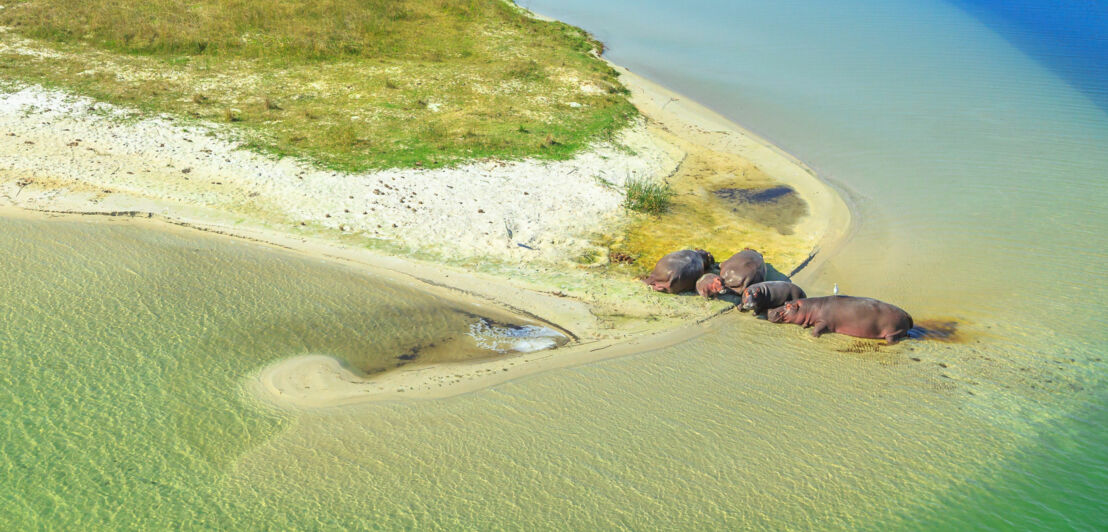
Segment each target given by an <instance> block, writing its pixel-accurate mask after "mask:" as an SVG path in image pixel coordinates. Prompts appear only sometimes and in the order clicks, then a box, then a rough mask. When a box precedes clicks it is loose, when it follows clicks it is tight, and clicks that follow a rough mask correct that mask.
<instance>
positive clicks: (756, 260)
mask: <svg viewBox="0 0 1108 532" xmlns="http://www.w3.org/2000/svg"><path fill="white" fill-rule="evenodd" d="M719 276H720V277H722V278H723V285H724V286H726V287H727V288H730V289H731V290H733V291H735V293H738V294H741V293H743V292H744V291H745V290H746V287H748V286H750V285H752V284H755V283H760V282H762V281H764V280H766V261H765V260H764V259H763V258H762V254H761V253H758V252H757V251H754V250H753V249H750V248H746V249H744V250H742V251H740V252H738V253H736V254H734V255H732V256H731V258H729V259H727V260H726V261H724V262H723V264H722V265H720V267H719Z"/></svg>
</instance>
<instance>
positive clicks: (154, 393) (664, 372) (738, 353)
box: [0, 0, 1108, 530]
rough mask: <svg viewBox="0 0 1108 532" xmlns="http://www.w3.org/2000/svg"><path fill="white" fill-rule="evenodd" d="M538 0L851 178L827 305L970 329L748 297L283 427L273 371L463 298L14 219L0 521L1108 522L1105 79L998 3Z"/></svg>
mask: <svg viewBox="0 0 1108 532" xmlns="http://www.w3.org/2000/svg"><path fill="white" fill-rule="evenodd" d="M525 5H528V4H525ZM529 5H530V7H533V8H534V9H536V10H537V11H539V12H541V13H545V14H549V15H553V16H555V17H558V18H562V19H564V20H567V21H569V22H571V23H574V24H578V25H581V26H583V27H585V28H586V29H590V30H592V31H594V32H595V33H597V34H598V35H599V36H600V37H601V38H602V39H603V40H605V41H606V42H607V44H608V45H609V46H610V53H611V57H612V58H613V59H614V60H615V61H617V62H620V63H622V64H625V65H628V66H630V67H631V68H632V70H635V71H637V72H639V73H643V74H646V75H647V76H648V77H651V78H653V79H655V80H658V81H660V82H662V83H663V84H665V85H668V86H670V87H671V88H674V89H677V90H679V91H681V92H683V93H684V94H686V95H688V96H689V97H692V98H694V99H696V100H698V101H701V102H703V103H706V104H708V105H709V106H711V107H713V108H715V109H717V110H719V111H720V112H722V113H723V114H725V115H727V116H730V117H732V118H734V119H735V120H736V121H738V122H739V123H741V124H744V125H746V126H748V127H750V128H752V129H753V130H755V131H756V132H758V133H760V134H762V135H764V136H766V137H768V138H770V139H771V140H773V141H775V142H776V143H778V144H779V145H781V146H783V147H784V148H785V149H787V150H788V151H790V152H791V153H793V154H795V155H797V156H798V157H799V158H800V159H802V160H804V161H805V162H807V163H809V164H811V165H812V166H813V167H814V168H816V170H817V171H818V172H819V173H820V174H821V175H822V176H825V177H826V178H827V179H829V180H830V181H831V182H832V183H833V184H834V185H835V186H836V187H838V188H839V189H840V190H841V192H842V194H843V195H844V197H846V198H847V199H848V200H849V201H850V202H851V204H852V207H853V208H854V210H855V212H856V215H857V216H856V223H857V226H856V227H855V230H854V232H853V233H852V236H851V238H850V240H848V241H847V242H846V243H845V245H843V246H842V248H841V249H837V250H827V251H826V253H827V255H826V260H825V261H823V262H821V263H820V264H819V266H818V267H817V268H815V269H810V270H807V271H805V272H803V273H802V275H801V277H800V278H799V279H798V282H800V283H801V284H802V285H803V286H804V287H805V289H806V290H807V291H808V292H809V293H810V294H813V295H817V294H820V295H821V294H824V293H829V292H830V291H831V287H832V286H833V284H835V283H837V284H838V285H839V286H840V288H841V289H842V290H843V291H844V292H846V293H852V294H856V295H870V296H874V297H880V298H882V299H887V300H889V301H892V302H895V303H896V304H898V305H900V306H903V307H904V308H906V309H908V310H909V311H910V312H911V313H912V314H913V315H914V316H915V317H916V318H917V319H918V320H922V319H933V320H943V321H955V322H956V323H958V333H959V341H957V342H953V343H942V342H935V341H909V342H904V343H902V344H901V345H898V346H896V347H892V348H885V347H878V348H876V349H875V348H874V347H873V344H870V343H860V344H859V343H856V342H853V341H852V340H850V339H848V338H843V337H841V336H830V337H825V338H821V339H818V340H817V339H813V338H810V337H809V336H807V335H806V334H805V332H804V331H802V330H801V329H799V328H796V327H784V326H774V325H772V324H768V323H765V322H764V321H758V320H753V319H750V318H749V316H730V315H729V316H725V317H723V318H722V319H719V320H715V321H713V322H711V323H710V324H709V325H708V326H707V328H706V329H705V330H704V331H703V333H702V334H700V335H699V336H697V337H696V338H694V339H692V340H690V341H688V342H685V343H682V344H680V345H677V346H673V347H669V348H665V349H658V350H654V351H649V352H644V353H639V354H635V355H632V356H627V357H622V358H618V359H612V360H606V361H601V362H597V363H593V364H588V365H584V366H579V367H574V368H568V369H560V370H554V371H550V372H546V373H542V374H538V375H532V376H529V377H525V378H520V379H517V380H515V381H511V382H508V383H505V384H502V385H499V386H495V387H493V388H490V389H486V390H481V391H478V392H474V393H470V394H465V395H462V396H458V397H454V398H450V399H445V400H435V401H424V402H394V403H383V404H366V405H360V406H352V407H343V408H335V409H330V410H318V411H306V412H296V413H293V412H277V411H274V410H271V409H269V408H268V407H266V406H264V405H261V404H259V403H258V402H257V401H256V400H254V399H253V398H252V397H251V396H250V395H249V394H248V393H247V391H246V389H245V382H246V380H247V379H248V378H249V376H250V375H252V374H253V373H254V372H255V371H257V370H258V369H259V368H260V367H262V366H264V365H266V364H269V363H271V362H272V361H274V360H277V359H280V358H283V357H287V356H294V355H299V354H305V353H323V354H330V355H333V356H337V357H339V358H342V359H344V360H347V361H348V363H349V364H351V365H352V366H353V367H355V368H358V369H362V370H365V371H372V370H373V369H375V368H380V367H384V366H387V365H389V364H396V363H398V362H397V360H396V356H397V352H406V351H405V349H406V346H408V345H410V344H411V343H416V344H425V343H443V342H447V343H449V341H450V340H448V339H450V338H454V337H456V336H457V334H458V331H461V330H468V329H467V328H468V327H469V326H470V325H472V323H473V320H474V319H475V318H474V316H473V314H472V309H468V308H467V307H465V306H461V305H453V304H444V302H443V301H441V300H439V299H437V298H434V297H432V296H429V295H426V294H420V293H418V292H414V291H412V290H409V289H405V288H403V287H397V286H392V285H388V284H382V283H380V282H377V281H376V280H374V279H372V278H370V277H367V276H366V274H364V273H360V272H358V271H356V270H354V269H352V268H347V267H345V266H342V265H340V264H331V263H323V262H320V261H315V260H311V259H306V258H303V257H299V256H297V255H293V254H289V253H284V252H278V251H274V250H272V249H269V248H264V247H261V246H253V245H250V244H244V243H240V242H234V241H229V240H227V239H215V238H208V237H204V236H201V235H196V234H192V233H184V232H180V231H169V232H166V231H162V230H158V229H156V228H150V227H143V226H130V225H119V224H112V223H107V224H103V223H96V224H88V223H79V222H71V221H61V222H59V221H43V220H31V219H6V218H0V252H2V253H3V257H4V260H3V263H2V264H0V265H2V266H3V269H2V270H0V296H2V299H0V318H2V320H0V355H2V357H3V360H4V362H5V365H4V366H3V368H2V369H0V382H3V384H4V386H3V387H0V479H2V480H3V482H0V523H2V524H4V525H6V526H5V528H48V527H51V526H55V527H59V528H82V529H83V528H92V529H120V528H123V529H150V528H155V529H158V528H170V527H174V528H178V527H179V528H227V529H242V528H277V529H286V528H307V529H319V528H328V529H334V528H351V529H379V528H390V529H392V528H446V529H482V530H483V529H527V530H531V529H577V530H582V529H584V530H591V529H605V530H606V529H617V528H629V529H658V528H662V529H736V528H754V529H766V528H772V529H810V528H815V529H841V528H861V529H877V530H888V529H943V530H946V529H966V528H970V529H1044V528H1049V529H1068V528H1072V529H1083V530H1096V529H1103V528H1105V515H1108V511H1106V508H1105V503H1104V501H1103V495H1102V494H1103V493H1104V492H1105V487H1106V486H1108V482H1106V480H1108V479H1106V476H1108V441H1106V439H1105V437H1104V434H1106V433H1108V408H1106V404H1108V397H1106V395H1108V392H1106V389H1108V388H1106V386H1105V384H1106V381H1108V367H1106V365H1105V362H1104V356H1105V345H1108V333H1106V327H1105V323H1104V316H1105V310H1106V305H1105V304H1104V302H1103V301H1104V298H1105V296H1106V295H1108V294H1106V293H1105V292H1106V289H1105V288H1104V264H1105V258H1106V256H1105V255H1106V251H1105V250H1106V249H1108V247H1106V246H1105V244H1106V242H1105V239H1106V237H1105V234H1106V232H1108V219H1106V218H1108V217H1106V216H1105V215H1104V210H1103V207H1102V206H1103V205H1104V204H1105V200H1106V199H1108V198H1106V197H1105V196H1106V194H1108V191H1106V187H1105V177H1106V176H1108V153H1106V150H1104V148H1103V147H1104V146H1106V145H1108V117H1106V115H1105V114H1104V111H1103V110H1102V107H1101V106H1099V105H1098V104H1097V102H1096V98H1095V95H1096V94H1097V92H1096V91H1097V90H1100V89H1098V87H1101V88H1103V85H1098V83H1099V82H1098V81H1097V80H1096V78H1095V76H1092V77H1089V76H1087V75H1086V76H1085V77H1083V78H1081V79H1082V81H1081V82H1080V83H1077V82H1075V81H1074V76H1083V74H1081V73H1082V72H1086V71H1087V70H1088V69H1085V70H1082V69H1080V68H1078V69H1075V68H1073V67H1067V66H1058V65H1049V64H1044V63H1043V61H1047V60H1050V59H1049V58H1051V57H1057V56H1059V55H1061V56H1064V57H1067V58H1069V59H1068V60H1073V58H1074V57H1075V55H1074V54H1073V53H1068V54H1067V52H1066V49H1065V48H1064V47H1057V48H1049V49H1048V50H1047V52H1049V53H1045V52H1043V50H1042V48H1041V47H1042V45H1041V42H1043V39H1042V37H1041V36H1039V35H1031V34H1028V33H1026V31H1027V28H1028V26H1027V25H1026V24H1021V23H1017V22H1018V20H1020V19H1019V18H1018V17H1017V18H1016V19H1013V18H1011V17H1010V16H1008V15H1006V14H1005V15H1004V16H1001V15H1002V14H1000V12H999V11H997V10H995V9H990V6H989V5H988V4H981V3H975V4H974V5H972V6H971V5H968V4H967V5H965V6H959V5H954V4H949V3H942V2H930V1H929V2H902V1H892V2H877V1H858V0H848V1H846V2H837V3H835V4H834V5H830V4H825V3H818V2H796V1H783V2H746V1H726V2H725V1H722V0H714V1H703V2H698V3H696V4H695V5H692V6H676V5H672V3H671V2H661V1H648V2H632V1H630V0H610V1H608V2H604V3H600V2H585V1H583V0H560V1H558V2H553V1H551V2H538V1H533V2H530V3H529ZM1036 5H1038V4H1036ZM1043 5H1045V4H1043ZM982 6H984V7H982ZM990 14H992V15H990ZM990 16H996V17H998V18H996V19H992V18H989V17H990ZM1086 18H1087V19H1092V18H1090V17H1086ZM1012 20H1017V22H1012ZM1067 20H1068V19H1067ZM1032 27H1033V28H1034V25H1032ZM1041 29H1042V28H1037V29H1035V31H1039V30H1041ZM1021 31H1024V32H1025V33H1020V32H1021ZM1057 31H1063V30H1062V29H1057ZM1049 40H1050V39H1046V41H1049ZM1036 43H1039V44H1036ZM1083 53H1085V54H1088V53H1089V52H1083ZM1077 55H1081V54H1077ZM1083 57H1084V56H1083ZM1078 63H1080V62H1078ZM413 320H415V321H413ZM454 339H455V340H456V338H454Z"/></svg>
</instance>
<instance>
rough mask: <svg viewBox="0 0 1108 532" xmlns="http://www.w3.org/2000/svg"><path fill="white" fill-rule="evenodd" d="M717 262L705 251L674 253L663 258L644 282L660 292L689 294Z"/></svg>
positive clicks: (685, 250)
mask: <svg viewBox="0 0 1108 532" xmlns="http://www.w3.org/2000/svg"><path fill="white" fill-rule="evenodd" d="M715 262H716V261H715V259H714V258H713V257H712V254H711V253H708V252H707V251H704V250H703V249H697V250H692V249H683V250H681V251H674V252H673V253H670V254H669V255H666V256H664V257H662V258H661V260H659V261H658V264H657V265H656V266H654V271H653V272H652V273H651V274H650V275H649V276H647V278H646V279H643V282H644V283H646V284H648V285H650V287H651V288H653V289H655V290H657V291H659V292H667V293H670V294H679V293H681V292H687V291H689V290H692V289H693V288H694V287H695V286H696V280H697V279H700V276H702V275H704V272H706V271H708V270H709V269H710V268H711V267H712V265H713V264H715Z"/></svg>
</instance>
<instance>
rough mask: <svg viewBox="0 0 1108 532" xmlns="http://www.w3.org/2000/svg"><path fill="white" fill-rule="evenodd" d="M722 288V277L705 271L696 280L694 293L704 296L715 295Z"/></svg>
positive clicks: (710, 296) (721, 290)
mask: <svg viewBox="0 0 1108 532" xmlns="http://www.w3.org/2000/svg"><path fill="white" fill-rule="evenodd" d="M723 290H724V288H723V279H720V277H719V276H718V275H716V274H714V273H706V274H704V275H702V276H701V277H700V279H699V280H697V281H696V293H698V294H700V295H702V296H704V297H708V298H712V297H716V296H717V295H719V294H720V292H723Z"/></svg>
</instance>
